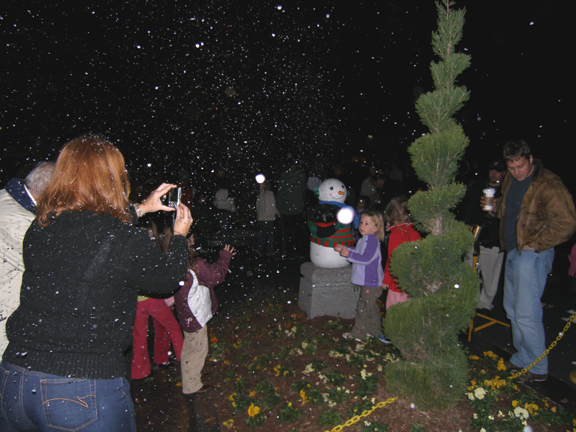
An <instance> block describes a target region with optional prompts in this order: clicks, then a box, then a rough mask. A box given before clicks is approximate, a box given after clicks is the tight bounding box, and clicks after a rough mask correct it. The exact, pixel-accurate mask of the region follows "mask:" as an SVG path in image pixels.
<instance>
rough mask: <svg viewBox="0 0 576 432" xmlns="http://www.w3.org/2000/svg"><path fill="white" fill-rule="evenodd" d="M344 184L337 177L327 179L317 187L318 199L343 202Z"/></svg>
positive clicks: (344, 195)
mask: <svg viewBox="0 0 576 432" xmlns="http://www.w3.org/2000/svg"><path fill="white" fill-rule="evenodd" d="M346 192H347V191H346V186H344V183H342V182H341V181H340V180H338V179H328V180H326V181H325V182H323V183H322V184H321V185H320V187H319V188H318V198H320V201H336V202H339V203H343V202H344V201H346V196H347V193H346Z"/></svg>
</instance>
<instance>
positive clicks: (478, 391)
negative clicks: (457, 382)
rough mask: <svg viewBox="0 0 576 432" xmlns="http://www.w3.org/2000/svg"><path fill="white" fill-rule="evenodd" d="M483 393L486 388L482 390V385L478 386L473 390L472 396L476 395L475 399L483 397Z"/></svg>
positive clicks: (484, 393)
mask: <svg viewBox="0 0 576 432" xmlns="http://www.w3.org/2000/svg"><path fill="white" fill-rule="evenodd" d="M485 395H486V390H484V389H483V388H482V387H478V388H477V389H475V390H474V396H476V399H484V396H485Z"/></svg>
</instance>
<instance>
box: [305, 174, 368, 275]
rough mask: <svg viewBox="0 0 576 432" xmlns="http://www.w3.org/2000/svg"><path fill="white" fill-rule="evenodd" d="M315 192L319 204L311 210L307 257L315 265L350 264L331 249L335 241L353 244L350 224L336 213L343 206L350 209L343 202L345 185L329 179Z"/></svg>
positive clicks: (336, 266) (335, 265)
mask: <svg viewBox="0 0 576 432" xmlns="http://www.w3.org/2000/svg"><path fill="white" fill-rule="evenodd" d="M318 195H319V198H320V203H319V204H318V205H317V206H315V207H313V208H312V209H311V211H310V213H309V218H308V228H309V229H310V233H311V235H310V260H311V261H312V263H313V264H314V265H317V266H318V267H324V268H339V267H346V266H347V265H349V263H348V261H347V260H346V258H345V257H342V256H340V254H339V253H338V252H336V251H335V250H334V245H335V244H337V243H340V244H343V245H344V246H353V245H354V237H353V233H352V225H351V223H348V224H345V223H342V222H340V221H338V212H339V211H341V210H342V208H347V209H350V207H349V206H346V205H345V204H344V201H345V200H346V186H345V185H344V183H342V182H341V181H340V180H337V179H328V180H326V181H324V182H323V183H322V184H321V185H320V187H319V189H318ZM355 220H357V218H355Z"/></svg>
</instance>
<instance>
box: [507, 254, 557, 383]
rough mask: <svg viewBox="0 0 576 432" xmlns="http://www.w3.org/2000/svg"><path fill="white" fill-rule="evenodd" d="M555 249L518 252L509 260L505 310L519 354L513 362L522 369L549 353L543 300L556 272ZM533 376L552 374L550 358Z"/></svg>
mask: <svg viewBox="0 0 576 432" xmlns="http://www.w3.org/2000/svg"><path fill="white" fill-rule="evenodd" d="M553 261H554V248H550V249H546V250H544V251H542V252H539V253H536V252H535V251H533V250H522V253H521V254H519V253H518V251H517V250H516V249H514V250H513V251H511V252H509V253H508V257H507V258H506V276H505V281H504V309H505V310H506V316H507V317H508V319H509V320H510V324H511V327H512V342H513V344H514V348H515V349H516V351H517V352H516V353H515V354H513V355H512V357H510V361H511V362H512V363H513V364H514V365H515V366H518V367H522V368H525V367H528V366H530V365H531V364H532V362H534V360H536V359H537V358H538V357H540V356H541V355H542V354H543V353H544V351H545V350H546V338H545V334H544V324H543V323H542V304H541V303H540V298H541V297H542V294H543V293H544V288H545V287H546V278H547V277H548V274H549V273H550V271H551V270H552V262H553ZM530 372H532V373H534V374H538V375H544V374H547V373H548V358H547V357H544V358H543V359H542V360H541V361H540V362H539V363H538V364H536V365H535V366H534V367H533V368H532V369H530Z"/></svg>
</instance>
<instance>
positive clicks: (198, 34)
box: [0, 0, 575, 182]
mask: <svg viewBox="0 0 576 432" xmlns="http://www.w3.org/2000/svg"><path fill="white" fill-rule="evenodd" d="M331 3H332V2H325V1H313V0H312V1H304V0H302V1H290V2H286V3H283V2H277V3H268V4H266V2H242V4H240V2H237V1H225V2H224V1H222V2H219V1H215V2H208V1H204V2H182V1H179V2H160V1H134V2H129V3H128V2H120V1H114V2H112V1H99V2H95V1H75V2H44V1H42V2H40V1H31V2H24V3H22V2H17V1H12V0H9V1H6V2H3V3H2V6H1V7H0V18H1V19H0V26H1V27H0V32H1V33H2V41H3V42H4V43H3V44H2V46H3V53H2V64H3V66H4V67H3V68H2V69H3V73H2V78H1V79H2V82H1V84H2V89H1V90H0V100H1V102H2V103H1V108H0V114H1V117H0V127H1V130H0V139H1V140H2V144H3V145H2V148H3V149H4V151H3V152H2V153H0V157H1V167H2V172H1V179H2V182H4V181H5V180H6V178H7V177H9V176H10V175H13V173H14V172H15V170H16V169H17V168H18V167H19V166H21V165H22V164H25V163H29V162H32V161H34V160H38V159H43V158H45V157H54V156H55V155H56V154H57V150H58V149H59V148H60V146H61V145H62V144H64V143H65V142H66V140H68V139H70V138H73V137H74V136H77V135H79V134H81V133H84V132H88V131H90V132H98V133H103V134H105V135H107V136H109V137H110V138H111V139H112V140H113V141H115V142H117V143H118V145H119V147H120V148H121V149H122V151H123V152H124V153H125V155H126V156H127V159H128V160H131V163H132V165H133V167H135V169H136V170H137V171H138V169H140V168H141V167H145V166H146V165H147V164H150V163H151V164H162V163H173V162H174V160H175V159H182V158H188V157H190V158H192V159H194V158H196V160H200V159H201V160H203V161H208V162H206V166H209V165H210V163H217V162H218V160H219V159H222V158H223V157H224V158H228V157H230V158H231V159H235V160H238V161H242V160H243V161H244V164H245V165H246V164H252V165H254V166H256V165H259V164H262V163H263V162H266V163H269V160H270V159H278V158H280V159H281V158H282V157H283V153H282V151H286V150H288V151H291V152H298V153H300V152H301V153H303V154H306V155H308V157H310V156H314V155H317V156H318V157H320V158H323V159H329V158H331V159H332V160H335V159H337V158H338V157H339V156H342V155H346V156H365V157H368V158H370V157H371V154H372V153H377V154H378V156H379V157H381V158H383V159H386V158H387V157H389V156H390V155H391V154H392V153H394V154H397V155H400V156H402V155H403V154H404V151H405V148H406V147H407V146H408V145H409V144H410V143H411V142H412V141H413V140H414V139H415V138H416V137H417V136H419V135H420V134H421V133H423V132H425V130H424V129H423V126H421V125H420V123H419V120H418V118H417V116H416V115H415V113H414V100H415V95H417V94H418V92H421V91H430V90H432V88H431V79H430V72H429V63H430V60H431V58H432V49H431V47H430V42H431V36H430V35H431V32H432V31H433V30H434V29H435V27H436V10H435V5H434V2H432V1H418V2H405V1H383V2H366V1H357V2H348V4H342V2H338V3H339V4H338V5H333V4H331ZM249 4H253V6H249V7H245V5H249ZM568 4H569V3H568V1H556V0H553V1H549V2H525V1H517V0H513V1H506V2H496V1H482V2H480V1H474V2H472V1H467V2H465V1H460V2H457V3H456V6H459V7H460V6H465V7H466V8H467V16H466V19H467V22H466V25H465V27H464V39H463V41H462V42H461V44H460V45H459V48H460V50H462V51H464V52H466V53H468V54H470V55H471V56H472V67H471V68H470V69H469V70H468V71H466V72H465V73H464V74H463V75H462V76H461V77H460V84H461V85H465V86H466V87H468V88H469V89H470V90H471V92H472V94H471V99H470V101H469V102H468V103H467V104H466V105H465V107H464V109H463V110H462V111H461V113H460V114H459V116H458V118H459V120H460V121H461V122H462V125H463V126H464V130H465V132H466V133H467V135H468V136H469V138H470V141H471V145H470V147H469V149H468V151H467V157H466V160H467V161H469V162H470V163H472V162H473V161H474V160H480V161H485V160H486V159H489V158H492V157H497V156H498V155H499V154H500V152H501V146H502V145H503V143H504V142H505V141H506V140H507V139H508V138H511V137H524V138H525V139H527V141H528V142H529V143H530V144H531V145H532V147H533V150H534V154H535V156H536V157H539V158H542V159H543V160H544V163H545V165H546V166H548V167H549V168H551V169H552V170H553V171H556V172H557V173H558V174H561V175H562V174H563V173H564V172H565V171H566V172H567V170H568V169H569V166H568V165H567V162H563V159H564V160H565V159H566V158H554V159H553V158H552V157H550V156H551V154H554V153H557V154H562V152H563V151H564V150H566V149H567V148H568V144H564V143H565V142H567V141H568V140H569V139H570V138H571V133H570V132H571V131H569V129H568V128H569V127H570V126H571V123H572V121H573V119H574V112H575V109H574V106H575V97H574V90H573V89H572V85H571V84H572V80H571V78H572V76H571V75H572V74H573V66H574V63H575V62H574V60H575V56H574V50H573V49H572V48H571V44H569V43H568V42H569V40H570V42H572V40H573V37H572V34H571V23H570V22H569V19H570V18H569V17H570V16H571V15H570V13H569V9H568ZM569 38H570V39H569ZM197 44H198V45H197ZM196 46H198V48H196ZM226 91H229V92H235V93H233V94H232V93H230V94H227V93H225V92H226ZM368 135H371V136H373V139H372V140H368V139H367V137H368ZM315 151H317V153H315ZM327 153H328V154H329V156H327ZM262 159H264V161H263V160H262ZM482 166H483V164H482V162H481V163H480V167H482ZM570 168H571V167H570ZM142 169H144V168H142ZM463 169H464V170H465V168H463ZM565 180H566V178H565Z"/></svg>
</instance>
